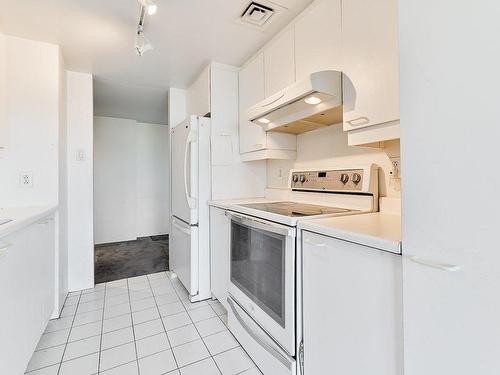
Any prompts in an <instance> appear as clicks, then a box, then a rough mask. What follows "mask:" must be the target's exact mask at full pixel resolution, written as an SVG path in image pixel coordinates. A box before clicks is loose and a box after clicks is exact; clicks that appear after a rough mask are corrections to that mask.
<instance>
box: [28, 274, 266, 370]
mask: <svg viewBox="0 0 500 375" xmlns="http://www.w3.org/2000/svg"><path fill="white" fill-rule="evenodd" d="M226 320H227V315H226V311H225V310H224V307H223V306H222V305H221V304H220V303H219V302H218V301H211V300H209V301H203V302H197V303H191V302H189V300H188V299H187V292H186V290H185V289H184V288H183V287H182V285H181V284H180V283H179V281H178V280H177V279H173V280H171V279H170V275H169V273H168V272H160V273H155V274H151V275H147V276H139V277H134V278H130V279H123V280H118V281H113V282H109V283H106V284H99V285H96V287H95V288H94V289H89V290H84V291H82V292H75V293H70V295H69V296H68V298H67V299H66V303H65V305H64V309H63V312H62V315H61V318H59V319H56V320H52V321H50V322H49V324H48V326H47V329H46V331H45V333H44V334H43V336H42V338H41V339H40V342H39V343H38V346H37V349H36V351H35V352H34V353H33V356H32V358H31V361H30V363H29V365H28V369H27V372H26V374H30V375H94V374H103V375H139V374H140V375H163V374H170V375H212V374H213V375H215V374H217V375H220V374H222V375H236V374H245V375H250V374H252V375H254V374H260V371H259V370H257V369H256V368H255V364H254V363H253V362H252V360H251V359H250V358H249V357H248V355H247V354H246V353H245V351H244V350H243V349H242V348H241V347H240V345H239V344H238V342H237V341H236V340H235V338H234V337H233V335H232V334H231V333H230V332H229V331H228V330H227V328H226V323H225V321H226Z"/></svg>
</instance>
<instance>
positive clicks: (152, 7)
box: [135, 0, 158, 56]
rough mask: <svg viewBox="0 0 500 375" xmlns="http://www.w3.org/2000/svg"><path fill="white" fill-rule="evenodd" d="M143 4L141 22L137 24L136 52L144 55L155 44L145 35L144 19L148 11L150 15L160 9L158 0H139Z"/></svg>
mask: <svg viewBox="0 0 500 375" xmlns="http://www.w3.org/2000/svg"><path fill="white" fill-rule="evenodd" d="M138 1H139V3H140V4H141V12H140V15H139V23H138V24H137V30H136V33H135V52H136V53H137V54H138V55H139V56H142V55H144V53H146V52H147V51H149V50H152V49H153V45H152V44H151V42H150V41H149V39H148V38H146V35H144V19H145V17H146V12H147V14H148V15H153V14H155V13H156V11H157V10H158V6H157V4H156V0H138Z"/></svg>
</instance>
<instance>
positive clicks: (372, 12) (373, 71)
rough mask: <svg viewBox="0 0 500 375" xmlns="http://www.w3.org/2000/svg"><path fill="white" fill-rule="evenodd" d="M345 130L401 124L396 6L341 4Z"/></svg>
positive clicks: (354, 0)
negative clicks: (384, 124) (397, 121)
mask: <svg viewBox="0 0 500 375" xmlns="http://www.w3.org/2000/svg"><path fill="white" fill-rule="evenodd" d="M342 67H343V71H344V73H345V76H344V83H343V84H344V130H347V131H350V130H354V129H360V128H363V127H367V126H372V125H378V124H383V123H387V122H390V121H395V120H399V49H398V1H397V0H377V1H366V0H343V2H342Z"/></svg>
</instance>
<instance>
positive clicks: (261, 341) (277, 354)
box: [227, 297, 292, 370]
mask: <svg viewBox="0 0 500 375" xmlns="http://www.w3.org/2000/svg"><path fill="white" fill-rule="evenodd" d="M227 303H228V305H229V307H230V308H231V311H232V312H233V314H234V317H235V318H236V320H238V323H240V325H241V326H242V327H243V329H244V330H245V331H246V332H247V333H248V334H249V335H250V336H251V337H252V338H253V339H254V340H255V341H257V343H258V344H259V345H260V346H262V347H263V348H264V349H265V350H266V351H267V352H268V353H269V354H271V355H272V356H273V357H274V358H276V359H277V360H278V361H280V362H281V363H282V364H283V365H284V366H286V368H288V369H289V370H290V369H291V367H292V363H290V361H289V360H288V359H287V358H286V357H285V356H284V355H283V354H281V353H280V352H279V351H278V350H276V349H275V348H273V347H272V346H271V345H269V344H268V343H267V342H266V341H265V339H263V338H262V337H260V336H259V334H257V333H256V332H255V331H254V330H252V329H251V328H250V327H249V326H248V324H246V323H245V320H244V319H243V318H242V317H241V315H240V314H239V313H238V311H237V310H236V307H235V306H234V302H233V300H232V299H231V298H230V297H227Z"/></svg>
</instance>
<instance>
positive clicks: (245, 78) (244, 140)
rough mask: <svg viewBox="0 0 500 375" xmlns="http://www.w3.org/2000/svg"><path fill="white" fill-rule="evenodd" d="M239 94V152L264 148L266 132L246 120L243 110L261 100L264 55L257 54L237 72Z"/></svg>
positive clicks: (262, 96) (262, 97)
mask: <svg viewBox="0 0 500 375" xmlns="http://www.w3.org/2000/svg"><path fill="white" fill-rule="evenodd" d="M239 96H240V102H239V107H240V153H242V154H243V153H246V152H251V151H257V150H261V149H264V148H266V132H265V131H264V130H263V129H262V127H260V126H258V125H255V124H253V123H251V122H250V121H247V119H246V118H245V110H246V109H247V108H248V107H251V106H252V105H254V104H255V103H258V102H259V101H261V100H263V99H264V97H265V94H264V55H263V53H260V54H258V55H257V56H256V57H254V59H253V60H252V61H250V62H249V63H248V64H247V65H246V66H245V67H244V68H243V69H241V71H240V73H239Z"/></svg>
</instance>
